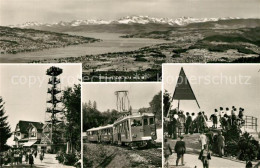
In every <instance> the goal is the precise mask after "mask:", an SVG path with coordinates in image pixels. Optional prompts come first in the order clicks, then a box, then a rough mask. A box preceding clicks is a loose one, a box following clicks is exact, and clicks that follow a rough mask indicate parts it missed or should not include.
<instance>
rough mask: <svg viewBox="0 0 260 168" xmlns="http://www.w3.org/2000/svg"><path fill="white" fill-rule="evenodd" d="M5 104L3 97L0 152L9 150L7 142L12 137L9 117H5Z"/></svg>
mask: <svg viewBox="0 0 260 168" xmlns="http://www.w3.org/2000/svg"><path fill="white" fill-rule="evenodd" d="M4 104H5V103H4V101H3V99H2V97H0V137H1V138H0V151H4V150H6V149H7V145H6V142H7V140H8V139H9V138H10V137H11V136H12V133H11V128H10V126H9V123H8V122H7V116H5V110H4Z"/></svg>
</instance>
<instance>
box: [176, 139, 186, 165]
mask: <svg viewBox="0 0 260 168" xmlns="http://www.w3.org/2000/svg"><path fill="white" fill-rule="evenodd" d="M174 150H175V152H176V153H177V159H176V166H178V164H179V160H180V159H181V164H182V165H184V153H185V152H186V145H185V142H184V141H183V136H180V140H179V141H177V142H176V144H175V147H174Z"/></svg>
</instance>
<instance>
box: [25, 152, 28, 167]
mask: <svg viewBox="0 0 260 168" xmlns="http://www.w3.org/2000/svg"><path fill="white" fill-rule="evenodd" d="M28 160H29V152H26V153H25V162H26V164H27V163H28Z"/></svg>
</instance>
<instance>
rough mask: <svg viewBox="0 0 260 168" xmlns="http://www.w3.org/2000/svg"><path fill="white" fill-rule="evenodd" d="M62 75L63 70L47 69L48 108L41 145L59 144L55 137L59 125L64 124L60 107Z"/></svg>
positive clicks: (56, 68)
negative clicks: (60, 76)
mask: <svg viewBox="0 0 260 168" xmlns="http://www.w3.org/2000/svg"><path fill="white" fill-rule="evenodd" d="M60 74H62V69H60V68H58V67H54V66H52V67H50V68H49V69H47V72H46V75H48V76H49V80H48V89H47V108H46V112H45V124H44V127H43V136H42V140H41V144H46V145H55V144H57V138H55V137H56V136H54V135H55V134H56V133H57V128H58V127H59V124H61V123H62V115H61V112H62V110H61V108H60V106H59V104H60V103H61V99H60V97H61V96H60V93H61V89H60V78H59V75H60Z"/></svg>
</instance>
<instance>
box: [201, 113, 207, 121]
mask: <svg viewBox="0 0 260 168" xmlns="http://www.w3.org/2000/svg"><path fill="white" fill-rule="evenodd" d="M202 115H203V117H204V118H205V120H206V121H208V116H207V115H206V114H205V112H204V111H202Z"/></svg>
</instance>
